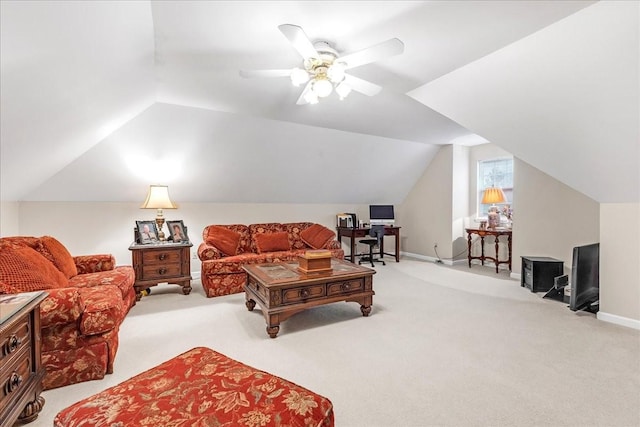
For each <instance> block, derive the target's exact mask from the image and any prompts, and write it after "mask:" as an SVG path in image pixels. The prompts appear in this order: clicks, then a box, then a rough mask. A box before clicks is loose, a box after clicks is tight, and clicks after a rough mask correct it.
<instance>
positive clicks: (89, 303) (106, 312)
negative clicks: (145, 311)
mask: <svg viewBox="0 0 640 427" xmlns="http://www.w3.org/2000/svg"><path fill="white" fill-rule="evenodd" d="M80 299H81V301H82V304H83V305H84V312H83V313H82V318H81V319H80V332H82V333H83V334H84V335H95V334H100V333H103V332H106V331H110V330H111V329H113V328H116V327H118V326H119V325H120V323H122V319H123V318H124V315H125V310H124V305H123V302H122V295H121V294H120V290H119V289H118V288H117V287H115V286H101V287H99V288H83V289H80Z"/></svg>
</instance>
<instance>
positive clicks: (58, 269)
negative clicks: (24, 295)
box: [0, 236, 136, 390]
mask: <svg viewBox="0 0 640 427" xmlns="http://www.w3.org/2000/svg"><path fill="white" fill-rule="evenodd" d="M134 280H135V276H134V271H133V268H132V267H131V266H121V267H116V266H115V259H114V258H113V256H112V255H110V254H102V255H85V256H76V257H72V256H71V254H69V252H68V251H67V249H66V248H65V247H64V246H63V245H62V244H61V243H60V242H59V241H58V240H56V239H55V238H53V237H50V236H43V237H26V236H19V237H4V238H0V293H8V294H11V293H20V292H32V291H40V290H42V291H46V292H47V293H48V294H49V295H48V297H47V298H46V299H45V300H44V301H43V302H42V304H41V305H40V317H41V338H42V346H41V349H42V364H43V365H44V367H45V368H46V371H47V374H46V376H45V378H44V382H43V386H44V389H45V390H46V389H51V388H55V387H61V386H65V385H69V384H74V383H78V382H82V381H89V380H94V379H101V378H103V377H104V375H105V374H108V373H112V372H113V362H114V359H115V356H116V352H117V350H118V331H119V328H120V324H121V323H122V321H123V320H124V318H125V316H126V314H127V313H128V312H129V310H130V309H131V307H133V305H134V304H135V302H136V294H135V291H134V288H133V283H134Z"/></svg>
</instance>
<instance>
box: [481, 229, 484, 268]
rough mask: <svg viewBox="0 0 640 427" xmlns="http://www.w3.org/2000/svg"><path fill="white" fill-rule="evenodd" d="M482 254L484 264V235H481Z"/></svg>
mask: <svg viewBox="0 0 640 427" xmlns="http://www.w3.org/2000/svg"><path fill="white" fill-rule="evenodd" d="M480 256H481V257H482V259H481V260H480V261H482V265H484V236H480Z"/></svg>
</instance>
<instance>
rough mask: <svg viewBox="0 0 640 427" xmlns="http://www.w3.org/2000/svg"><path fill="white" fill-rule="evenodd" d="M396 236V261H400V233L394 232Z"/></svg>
mask: <svg viewBox="0 0 640 427" xmlns="http://www.w3.org/2000/svg"><path fill="white" fill-rule="evenodd" d="M394 236H395V238H396V262H400V233H399V232H398V233H394Z"/></svg>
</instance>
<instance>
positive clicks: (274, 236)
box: [255, 231, 291, 254]
mask: <svg viewBox="0 0 640 427" xmlns="http://www.w3.org/2000/svg"><path fill="white" fill-rule="evenodd" d="M255 240H256V248H257V249H258V253H259V254H263V253H265V252H277V251H288V250H289V249H290V248H291V245H290V244H289V235H288V234H287V232H286V231H282V232H279V233H262V234H256V235H255Z"/></svg>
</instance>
